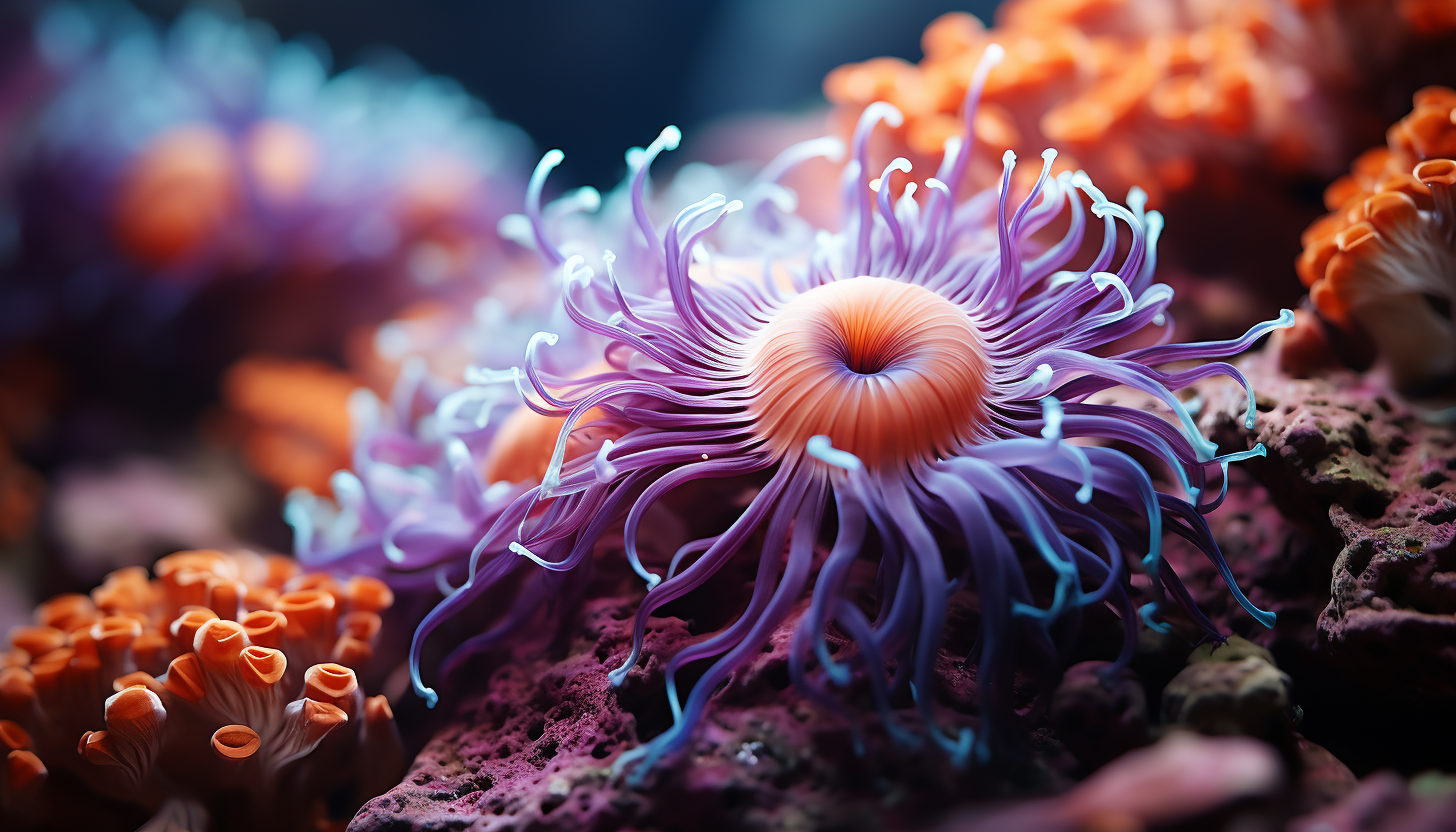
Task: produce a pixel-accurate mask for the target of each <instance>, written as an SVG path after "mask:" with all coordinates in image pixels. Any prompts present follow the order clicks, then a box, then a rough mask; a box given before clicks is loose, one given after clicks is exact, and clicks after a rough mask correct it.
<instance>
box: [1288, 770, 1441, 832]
mask: <svg viewBox="0 0 1456 832" xmlns="http://www.w3.org/2000/svg"><path fill="white" fill-rule="evenodd" d="M1288 832H1456V779H1453V778H1452V777H1450V776H1444V777H1443V776H1440V775H1426V776H1422V777H1417V778H1416V779H1415V780H1413V781H1411V782H1409V783H1407V782H1406V780H1405V779H1404V778H1402V777H1400V776H1399V775H1397V774H1394V773H1392V772H1389V771H1382V772H1378V773H1376V774H1372V775H1370V776H1369V777H1367V778H1365V779H1364V780H1362V781H1360V784H1359V786H1358V787H1357V788H1356V789H1355V790H1354V792H1352V793H1351V794H1350V795H1349V796H1348V797H1346V798H1345V799H1343V800H1341V801H1340V802H1339V803H1336V804H1334V805H1333V806H1329V807H1326V808H1324V809H1321V810H1320V811H1318V812H1315V813H1313V814H1310V815H1307V816H1305V817H1302V818H1300V819H1298V820H1296V821H1294V822H1293V823H1292V824H1290V825H1289V827H1288Z"/></svg>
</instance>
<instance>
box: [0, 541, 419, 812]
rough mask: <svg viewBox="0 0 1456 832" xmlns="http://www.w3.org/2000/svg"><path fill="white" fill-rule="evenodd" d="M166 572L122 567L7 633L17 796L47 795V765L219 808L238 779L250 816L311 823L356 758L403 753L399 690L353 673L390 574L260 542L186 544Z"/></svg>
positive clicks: (6, 679) (6, 716)
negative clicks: (42, 791)
mask: <svg viewBox="0 0 1456 832" xmlns="http://www.w3.org/2000/svg"><path fill="white" fill-rule="evenodd" d="M153 573H154V577H149V576H148V574H147V571H146V570H145V569H141V568H139V567H131V568H127V569H122V570H120V571H118V572H114V573H112V574H111V575H110V576H108V577H107V579H106V581H105V582H104V583H103V584H102V585H101V586H99V587H97V588H96V589H95V590H93V591H92V592H91V593H90V595H75V594H73V595H62V596H57V597H56V598H53V599H51V600H50V601H47V602H46V603H44V604H42V605H41V606H40V607H38V608H37V609H36V614H35V625H34V626H29V627H19V628H16V629H14V630H12V631H11V633H10V644H11V648H10V651H9V652H8V653H6V654H4V656H3V659H0V718H3V719H0V742H3V743H4V744H5V745H6V747H7V748H8V749H9V761H10V764H9V769H8V773H7V774H8V776H7V778H6V779H5V781H4V783H3V785H4V789H3V790H0V794H3V795H4V796H5V799H6V800H7V801H14V800H16V799H18V798H17V797H16V796H17V795H19V796H24V795H32V796H33V794H34V792H35V788H36V785H35V784H36V783H38V782H39V781H40V780H41V779H42V778H44V777H45V775H46V767H47V766H51V767H55V768H59V769H62V770H65V771H67V772H68V773H69V774H71V775H72V776H73V777H74V778H75V779H76V780H78V781H79V782H81V783H83V784H84V785H85V786H86V787H88V788H89V789H91V790H94V791H96V792H98V793H100V794H103V795H106V796H108V797H111V798H113V799H118V800H125V801H129V802H134V803H140V804H142V805H143V806H146V807H148V808H150V809H153V810H157V809H158V808H160V807H161V806H162V805H163V801H164V800H165V799H166V798H168V797H170V796H175V795H176V794H178V793H187V794H189V795H190V796H192V797H194V798H196V799H197V800H200V801H201V802H202V803H203V804H213V803H216V802H217V801H224V802H232V801H235V800H236V795H237V794H238V793H239V792H242V793H243V794H244V795H245V797H246V798H247V800H248V804H247V805H248V806H249V807H250V811H251V813H250V819H251V820H254V821H257V822H259V823H263V824H264V825H271V824H272V823H282V824H284V825H286V826H290V827H304V826H308V825H310V824H311V823H312V821H313V820H314V819H315V818H317V817H319V813H320V812H321V811H322V803H323V798H324V797H325V796H327V795H328V794H329V793H330V792H331V791H333V790H334V789H335V788H336V787H337V786H339V785H341V784H343V783H346V782H348V781H349V778H350V777H351V776H352V775H353V774H354V772H353V769H352V767H351V766H349V765H348V763H349V762H350V760H351V759H354V758H357V757H358V755H381V758H382V760H383V765H384V767H385V768H387V769H390V770H391V771H393V767H395V766H397V765H401V764H402V758H401V756H400V746H399V738H398V734H397V731H396V729H395V727H394V725H393V719H392V714H391V713H390V710H389V707H388V704H387V703H386V702H383V701H382V697H374V698H373V699H366V697H365V695H364V693H363V691H362V689H361V688H360V686H359V683H358V678H357V676H356V674H355V670H354V668H357V667H360V666H362V664H363V663H365V662H368V661H369V659H370V658H371V657H372V654H373V648H372V643H373V640H374V637H375V636H376V635H377V634H378V632H379V629H380V623H381V621H380V617H379V613H380V612H381V611H382V610H384V609H386V608H387V607H388V606H389V605H390V604H392V603H393V595H392V594H391V593H390V591H389V589H388V587H386V586H385V585H384V584H382V583H381V582H379V581H377V580H374V579H371V578H353V579H351V580H349V581H348V582H346V583H339V582H337V581H335V580H334V579H332V578H330V577H328V576H324V575H315V574H300V572H299V570H298V567H297V565H296V564H295V563H294V562H293V561H292V560H291V559H289V558H286V557H282V556H276V555H275V556H262V555H257V554H254V553H251V552H237V553H224V552H218V551H191V552H178V553H177V554H174V555H169V556H167V557H165V558H162V559H161V560H160V561H158V562H157V564H156V566H155V568H154V570H153ZM204 752H205V753H204ZM244 761H247V765H246V766H244ZM377 762H378V760H371V765H374V764H376V763H377ZM240 766H242V767H240ZM285 777H286V778H289V782H290V785H289V788H288V789H285V790H280V788H279V784H280V783H281V782H283V779H282V778H285ZM371 785H372V784H371ZM179 787H180V791H179ZM285 795H287V796H285ZM369 796H371V795H367V794H366V795H361V799H363V798H367V797H369ZM300 799H301V801H302V802H301V804H300V803H299V802H298V801H299V800H300Z"/></svg>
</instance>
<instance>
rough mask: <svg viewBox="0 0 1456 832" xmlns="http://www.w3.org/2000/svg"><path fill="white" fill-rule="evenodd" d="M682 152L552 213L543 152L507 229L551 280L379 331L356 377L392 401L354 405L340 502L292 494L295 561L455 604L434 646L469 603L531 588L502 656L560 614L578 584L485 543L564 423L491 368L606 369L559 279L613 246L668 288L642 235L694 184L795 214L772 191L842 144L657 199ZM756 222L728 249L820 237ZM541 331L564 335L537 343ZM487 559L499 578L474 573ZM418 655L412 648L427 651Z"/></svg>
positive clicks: (603, 434) (698, 176) (440, 612)
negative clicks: (734, 189) (385, 384)
mask: <svg viewBox="0 0 1456 832" xmlns="http://www.w3.org/2000/svg"><path fill="white" fill-rule="evenodd" d="M679 140H680V134H679V132H678V130H677V128H675V127H668V128H666V129H664V130H663V131H662V132H661V134H660V135H659V136H658V137H657V138H656V140H654V141H653V142H651V143H649V144H648V145H647V146H646V147H639V148H632V149H631V150H630V151H629V152H628V153H627V163H628V174H627V177H626V178H625V179H624V181H623V182H622V184H621V185H620V186H619V187H618V188H616V189H614V190H613V191H612V192H610V193H609V194H607V195H606V196H605V197H603V196H601V195H599V194H598V193H597V192H596V191H595V189H591V188H583V189H578V190H575V191H571V192H569V193H567V194H565V195H564V196H562V197H561V198H559V199H557V200H556V201H554V202H552V203H550V204H547V205H545V206H543V205H542V204H541V193H542V190H543V188H544V186H545V181H546V177H547V174H548V173H549V172H550V171H551V170H552V169H553V168H554V167H555V166H556V165H558V164H559V163H560V162H561V160H562V158H563V157H562V154H561V152H560V151H551V152H550V153H547V154H546V155H545V156H544V157H543V158H542V160H541V163H540V164H539V165H538V166H537V169H536V173H535V175H534V176H533V177H532V179H531V182H530V186H529V188H528V193H527V199H526V206H527V211H526V214H525V215H514V216H511V217H508V218H507V219H506V220H505V221H503V222H502V224H501V233H502V234H503V235H504V236H507V237H508V238H510V239H513V240H517V241H519V242H520V243H521V244H523V245H527V246H530V247H533V248H535V249H536V250H537V252H538V253H539V254H540V257H541V259H542V261H543V262H544V268H543V267H542V265H535V266H527V265H525V264H521V263H517V264H515V266H514V267H513V268H510V269H505V270H503V272H502V274H501V275H500V276H499V278H498V280H497V281H496V283H495V284H494V285H493V286H492V288H491V289H490V291H488V292H487V293H485V294H484V295H483V296H482V297H480V298H479V299H478V300H477V301H476V302H475V303H474V304H470V305H465V306H463V307H461V306H453V307H452V306H447V305H444V304H439V303H434V302H426V303H423V304H419V305H417V306H415V307H413V308H411V309H409V310H406V312H405V313H402V314H401V315H400V316H398V317H397V318H396V319H394V320H391V321H389V322H387V323H385V324H384V325H382V326H380V327H379V328H378V329H377V330H376V331H375V334H374V337H373V339H372V342H371V343H369V344H367V345H366V346H367V347H368V349H367V354H366V355H364V356H363V357H362V358H358V357H356V359H355V363H356V365H357V366H360V367H363V368H365V369H364V371H363V374H364V375H365V376H366V377H370V378H373V379H379V378H382V377H384V376H386V375H388V373H389V371H390V370H392V369H394V368H398V375H397V378H395V380H394V383H393V386H392V389H390V391H389V393H388V396H387V397H386V398H385V399H383V400H382V399H380V398H379V397H378V396H376V395H374V394H373V393H372V392H370V391H368V390H361V391H358V392H356V393H355V394H354V397H353V398H352V400H351V405H350V411H351V414H352V419H353V433H354V434H355V436H356V442H355V445H354V450H353V456H352V460H351V464H350V466H349V467H348V468H347V469H345V470H340V471H338V472H336V473H335V474H334V475H333V477H332V478H331V483H330V487H331V491H332V499H328V498H326V497H323V496H321V495H320V494H316V493H315V492H314V491H312V490H305V489H297V490H295V491H294V492H293V493H292V494H291V495H290V497H289V500H288V504H287V506H286V508H285V517H286V519H287V520H288V522H289V523H290V525H292V527H293V529H294V532H295V547H294V550H295V553H296V554H297V556H298V557H299V559H300V560H301V561H303V562H304V563H306V564H308V565H309V566H310V567H312V568H317V569H326V570H333V571H336V572H339V573H341V574H342V573H351V574H367V575H372V576H376V577H379V578H381V579H383V580H385V581H387V582H388V583H389V584H390V586H392V587H393V588H394V589H395V590H396V591H400V592H406V593H410V594H412V595H414V596H416V597H419V596H429V595H432V594H434V593H435V592H436V590H437V589H438V590H439V591H441V592H443V593H444V594H446V595H449V596H450V600H449V601H447V602H446V603H445V604H444V605H442V607H441V608H440V609H437V610H436V611H435V612H434V613H432V615H431V618H430V619H429V621H428V622H427V623H426V626H425V627H424V629H423V630H422V633H424V634H428V632H430V631H431V630H432V629H433V627H434V626H435V625H436V624H437V623H438V622H439V621H441V620H444V619H445V618H446V617H448V614H449V613H450V611H452V610H454V609H458V608H459V607H460V606H461V605H463V604H464V603H465V602H466V601H468V600H469V599H471V598H475V597H478V596H479V594H480V593H482V592H485V591H486V590H487V589H489V588H492V587H501V586H503V585H505V584H507V583H508V582H509V581H511V580H516V579H521V580H524V581H525V584H524V585H523V586H522V587H521V589H520V591H518V592H514V593H512V594H511V598H512V599H513V600H511V602H510V603H509V604H506V605H505V606H504V607H503V608H502V609H501V610H500V615H499V622H498V623H499V625H500V626H499V627H496V628H493V629H492V635H491V639H492V640H493V643H501V642H506V641H508V634H509V633H512V632H516V631H518V630H519V628H520V627H522V626H524V625H525V624H526V623H527V622H529V621H531V620H533V616H534V615H535V613H537V612H538V611H539V610H541V609H542V608H544V607H546V606H549V605H551V604H552V603H554V604H556V605H557V607H558V608H560V607H561V606H563V605H564V604H565V602H566V601H567V600H568V599H569V598H570V590H571V588H572V587H573V583H572V581H573V580H574V578H572V579H566V578H563V577H562V576H560V575H558V574H555V573H543V572H541V571H540V570H532V571H531V572H530V574H529V575H528V576H526V577H522V575H521V573H523V572H524V571H525V570H524V569H523V567H525V566H528V564H527V563H526V562H525V561H523V560H521V559H520V558H518V557H516V556H514V555H512V554H510V552H509V551H508V550H507V548H506V547H507V544H508V543H509V542H511V540H512V539H513V538H512V537H511V536H510V534H508V533H506V532H504V531H499V532H494V533H491V530H492V529H493V528H495V527H497V526H498V525H499V524H500V523H501V522H502V521H501V518H502V517H503V516H509V517H511V518H513V519H511V520H509V521H508V522H509V523H518V522H519V521H520V520H521V519H522V517H523V514H522V512H526V511H529V510H530V506H531V503H532V500H531V499H530V498H529V497H526V496H525V495H526V494H527V492H529V491H530V490H531V489H532V488H534V487H535V486H537V485H539V484H540V482H541V479H542V477H543V476H544V475H545V474H546V472H547V470H548V469H549V467H550V462H551V449H552V447H553V446H554V444H555V442H556V438H557V434H558V433H559V431H560V430H561V425H562V419H561V418H559V417H556V416H547V415H542V414H540V413H537V412H535V411H534V410H532V409H530V408H528V407H526V406H524V405H523V404H522V402H521V397H520V396H519V395H517V393H516V390H515V389H514V388H513V387H511V386H510V385H509V384H499V383H495V382H499V381H510V380H511V379H513V378H515V377H516V375H517V374H516V373H513V372H512V371H510V370H505V371H498V370H492V369H488V368H492V367H503V366H506V365H509V364H512V363H516V362H519V360H520V355H521V352H522V350H528V351H529V352H530V353H531V354H533V355H535V356H536V361H538V362H542V364H543V365H544V366H545V367H546V368H548V369H550V370H551V371H552V372H555V373H560V374H564V375H568V376H570V375H579V374H583V373H586V372H595V370H593V369H592V367H593V365H596V366H598V367H601V366H605V365H603V364H602V362H601V352H602V349H603V347H604V346H605V343H606V342H604V341H602V340H600V339H598V338H597V337H596V336H595V335H594V334H593V333H592V332H590V331H589V330H586V329H582V328H579V327H573V326H572V323H571V320H570V317H569V316H568V311H567V310H566V309H565V308H564V307H563V306H562V304H561V302H560V300H561V292H562V290H563V285H562V283H561V279H560V266H561V264H562V263H563V262H564V261H565V260H566V259H567V258H568V257H569V256H571V255H572V253H573V252H575V251H576V250H577V249H581V250H591V248H592V247H593V246H599V245H601V244H609V245H611V246H613V247H614V248H616V250H617V251H619V252H620V253H621V262H622V263H624V264H631V268H632V269H633V271H634V272H636V276H637V279H639V280H640V281H641V282H640V285H639V286H638V288H639V289H641V290H642V291H654V290H655V288H656V287H661V286H665V285H666V284H665V282H664V281H665V269H664V266H663V264H662V263H661V261H660V260H659V259H657V255H656V254H655V252H656V251H657V250H658V246H659V245H660V242H659V241H657V240H656V238H655V237H654V238H647V237H643V236H642V235H641V233H640V231H639V227H642V226H644V225H645V227H649V228H650V227H651V220H650V216H649V215H650V214H652V213H656V212H657V211H658V210H659V209H660V207H661V205H662V204H663V203H664V202H666V201H668V200H672V199H674V198H676V197H677V196H678V195H679V192H680V191H682V190H684V189H686V188H689V187H692V184H693V183H701V182H703V181H712V182H714V183H722V182H729V181H731V182H736V183H737V184H738V185H741V186H742V187H744V188H745V189H746V190H747V191H748V193H749V196H748V199H749V200H750V202H751V203H752V204H755V205H760V206H762V207H764V208H765V209H771V208H772V203H778V204H787V202H786V201H792V194H790V193H788V192H787V191H785V190H784V189H783V188H782V187H781V186H780V185H779V184H778V180H779V178H780V177H781V176H783V175H784V174H785V173H786V172H787V171H789V170H790V169H791V168H793V167H794V166H795V165H796V164H797V163H799V162H802V161H805V160H807V159H811V158H814V157H815V156H819V155H823V153H824V152H825V151H827V150H833V148H834V146H835V145H837V143H836V142H832V141H831V142H829V143H827V144H826V143H825V142H823V141H817V142H809V143H807V144H804V145H800V146H796V147H795V148H793V149H792V150H791V151H789V152H787V153H785V154H783V155H782V156H781V157H779V158H778V159H777V160H775V161H774V162H773V163H772V164H770V165H769V166H768V168H767V169H766V170H765V171H764V172H762V173H761V174H759V175H757V176H747V177H736V176H735V175H734V174H733V173H731V172H730V171H726V170H723V169H718V168H710V167H708V166H705V165H688V166H685V167H684V168H683V169H682V170H681V171H680V172H679V173H678V174H677V175H676V176H674V177H673V178H672V180H671V181H669V182H668V183H666V184H665V186H664V187H662V188H661V189H655V188H649V169H650V168H651V166H652V164H653V162H654V161H655V160H656V158H657V157H658V156H659V155H660V154H661V153H663V152H664V151H667V150H671V149H674V148H676V147H677V145H678V142H679ZM762 219H763V221H764V223H765V224H762V225H760V224H754V225H753V226H751V227H745V228H744V229H742V232H741V234H740V235H739V236H740V239H738V240H737V241H735V242H732V243H731V244H730V248H735V247H736V250H741V251H756V250H771V249H772V246H774V245H780V246H782V245H784V244H786V243H789V242H792V243H794V244H798V243H802V242H804V241H807V240H808V239H809V237H810V236H811V234H810V233H809V230H808V229H807V228H806V227H805V226H804V224H803V223H796V222H790V221H788V220H792V219H793V218H792V217H778V216H777V215H774V214H773V212H772V211H771V210H769V211H768V212H767V213H765V214H763V216H762ZM780 220H784V221H780ZM562 232H566V233H567V236H569V237H572V238H574V239H573V242H572V243H570V244H567V245H566V246H563V247H562V248H558V247H557V246H555V245H554V244H552V243H550V242H548V237H557V236H560V235H561V233H562ZM583 240H584V241H585V242H583ZM765 246H767V247H768V249H765ZM544 328H550V329H555V330H557V331H558V332H561V333H563V335H562V336H561V337H553V338H551V339H545V338H543V337H541V336H538V335H537V334H536V333H538V332H539V331H540V330H542V329H544ZM548 340H549V341H550V342H551V343H550V347H549V348H547V346H546V344H547V341H548ZM587 421H588V422H590V421H594V419H589V420H587ZM616 436H617V434H616V433H615V432H614V430H613V429H612V428H611V427H610V426H606V425H604V426H595V425H591V424H580V425H578V426H577V427H576V428H575V429H573V431H572V432H571V433H570V436H569V438H568V439H567V447H568V448H569V449H570V450H571V451H573V452H580V453H588V452H590V453H595V452H596V449H597V448H598V447H600V445H601V444H603V443H604V442H605V441H607V440H611V439H614V438H616ZM472 555H473V557H472ZM487 556H488V557H490V558H492V561H491V563H490V564H489V565H485V564H482V563H480V559H481V558H482V557H487ZM473 564H475V565H478V567H479V568H475V566H473ZM457 588H460V590H459V591H457ZM436 597H438V596H436ZM433 600H434V599H432V601H433ZM422 640H423V637H422V636H417V638H416V642H417V644H419V643H420V642H422ZM475 643H476V644H477V645H479V644H483V643H484V640H477V641H476V642H475Z"/></svg>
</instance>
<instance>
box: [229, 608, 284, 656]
mask: <svg viewBox="0 0 1456 832" xmlns="http://www.w3.org/2000/svg"><path fill="white" fill-rule="evenodd" d="M240 623H241V624H242V625H243V631H244V632H246V633H247V634H248V641H249V642H251V643H253V644H257V645H260V646H263V647H274V648H281V647H283V636H284V634H285V632H286V630H287V627H288V618H287V617H286V616H285V615H283V613H281V612H275V611H273V610H255V611H253V612H250V613H248V614H247V615H245V616H243V620H242V621H241V622H240Z"/></svg>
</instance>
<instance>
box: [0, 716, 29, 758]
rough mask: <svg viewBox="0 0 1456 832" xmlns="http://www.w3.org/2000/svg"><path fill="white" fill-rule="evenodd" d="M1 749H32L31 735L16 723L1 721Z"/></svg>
mask: <svg viewBox="0 0 1456 832" xmlns="http://www.w3.org/2000/svg"><path fill="white" fill-rule="evenodd" d="M0 748H5V749H8V750H10V751H19V750H22V749H26V748H30V734H28V733H26V731H25V729H24V728H21V727H20V726H19V725H18V724H16V723H15V722H12V721H11V720H8V719H0Z"/></svg>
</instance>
